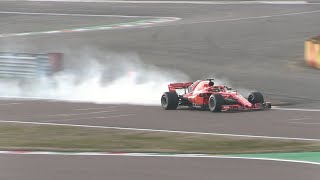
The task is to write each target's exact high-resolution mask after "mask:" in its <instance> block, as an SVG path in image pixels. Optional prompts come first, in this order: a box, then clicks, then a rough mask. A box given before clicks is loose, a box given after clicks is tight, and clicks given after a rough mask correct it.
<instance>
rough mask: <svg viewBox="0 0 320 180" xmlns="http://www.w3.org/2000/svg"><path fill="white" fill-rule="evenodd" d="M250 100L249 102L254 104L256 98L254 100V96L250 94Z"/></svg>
mask: <svg viewBox="0 0 320 180" xmlns="http://www.w3.org/2000/svg"><path fill="white" fill-rule="evenodd" d="M248 100H249V102H252V101H253V100H254V98H253V95H252V94H250V95H249V97H248Z"/></svg>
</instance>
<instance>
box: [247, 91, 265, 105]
mask: <svg viewBox="0 0 320 180" xmlns="http://www.w3.org/2000/svg"><path fill="white" fill-rule="evenodd" d="M248 101H249V102H250V103H251V104H256V103H264V98H263V95H262V94H261V93H260V92H252V93H250V94H249V96H248Z"/></svg>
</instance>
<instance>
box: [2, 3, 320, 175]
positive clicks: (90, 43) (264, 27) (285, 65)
mask: <svg viewBox="0 0 320 180" xmlns="http://www.w3.org/2000/svg"><path fill="white" fill-rule="evenodd" d="M0 11H11V12H37V13H39V12H44V13H67V14H96V15H97V14H101V15H106V14H108V15H125V16H157V17H180V18H182V20H180V21H175V22H170V23H164V24H159V25H155V26H152V27H145V28H128V29H118V30H110V31H88V32H75V33H60V34H50V35H35V36H22V37H8V38H0V44H2V45H3V46H0V50H1V51H8V50H9V51H24V52H63V53H66V54H67V55H69V56H75V55H77V50H81V49H85V48H86V47H95V48H97V49H99V50H102V51H104V50H106V51H111V52H117V53H119V54H121V53H127V52H134V53H136V54H138V55H139V56H140V58H141V60H142V61H143V62H144V63H146V64H150V65H155V66H158V67H161V68H165V69H172V70H179V71H182V72H184V73H186V74H188V75H189V76H190V78H191V79H192V80H196V79H201V78H205V77H207V76H210V75H212V74H214V75H215V76H216V77H219V78H227V79H228V81H230V82H232V84H233V85H234V86H235V87H246V88H248V89H255V90H259V91H262V92H263V93H265V94H266V95H267V99H270V100H271V101H274V102H279V104H280V103H284V104H290V105H291V106H290V107H293V108H300V109H310V108H311V109H317V108H320V95H319V89H320V83H319V82H320V81H319V79H320V71H318V70H315V69H312V68H309V67H307V66H305V65H304V63H303V49H304V47H303V45H304V44H303V42H304V40H306V39H308V38H310V37H313V36H316V35H319V27H320V21H319V19H320V5H316V4H312V5H308V4H306V5H273V4H251V5H237V4H230V5H195V4H125V3H120V4H118V3H67V2H59V3H55V2H16V1H13V2H0ZM139 19H140V18H139V17H136V18H135V19H133V20H139ZM127 20H128V18H126V17H121V18H120V17H107V18H99V17H95V18H94V21H93V20H92V19H90V18H86V17H82V18H79V17H59V16H41V15H23V14H0V25H1V26H2V27H3V28H1V29H0V34H5V33H12V32H25V31H33V30H35V31H39V30H41V31H45V30H52V29H61V28H68V26H69V25H70V23H74V25H76V26H92V25H96V24H113V23H121V22H125V21H127ZM130 20H132V19H130ZM70 51H71V52H70ZM18 102H19V103H21V104H19V103H18V104H10V103H12V102H11V101H9V102H8V101H5V100H3V101H1V104H2V105H1V104H0V111H1V116H0V117H1V118H0V120H6V121H10V120H15V121H34V122H53V123H68V124H84V125H99V126H118V127H130V128H148V129H165V130H180V131H196V132H212V133H227V134H245V135H256V136H273V137H275V136H276V137H291V138H310V139H320V122H319V114H320V112H317V111H314V112H308V111H283V110H271V111H261V112H260V111H259V112H240V113H217V114H214V115H213V114H212V113H210V112H207V111H189V110H177V111H164V110H162V109H161V107H159V106H133V105H116V107H112V108H113V109H114V110H115V111H113V112H111V113H109V112H106V113H101V114H99V117H105V118H97V116H96V115H95V114H94V113H93V114H90V113H88V114H78V115H77V114H76V113H78V112H77V111H76V109H79V108H101V109H100V111H102V110H103V109H108V108H110V106H112V105H102V104H100V105H97V104H90V103H66V102H59V101H54V102H52V101H51V102H47V101H30V100H29V101H23V100H18ZM8 103H9V104H8ZM96 111H99V110H90V112H96ZM61 114H65V115H66V114H69V115H67V116H68V117H66V116H63V115H61ZM0 161H1V162H5V163H0V179H5V180H7V179H8V180H11V179H12V180H13V179H30V180H31V179H33V180H38V179H39V180H40V179H77V180H85V179H129V178H130V179H213V178H214V179H228V180H229V179H240V180H242V179H243V180H245V179H318V177H319V176H320V173H319V172H320V171H319V167H317V166H311V165H301V164H294V163H285V162H261V161H256V160H231V159H228V160H223V159H192V160H191V159H183V158H181V159H178V158H177V159H176V158H172V159H171V158H163V159H162V158H151V157H148V158H147V157H144V158H142V157H103V158H100V157H55V156H50V157H47V156H8V155H1V156H0Z"/></svg>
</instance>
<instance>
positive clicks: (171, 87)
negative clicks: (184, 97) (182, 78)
mask: <svg viewBox="0 0 320 180" xmlns="http://www.w3.org/2000/svg"><path fill="white" fill-rule="evenodd" d="M192 84H193V82H185V83H172V84H169V85H168V88H169V91H170V92H176V89H186V88H188V87H189V86H191V85H192Z"/></svg>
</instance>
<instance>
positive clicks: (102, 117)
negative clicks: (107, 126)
mask: <svg viewBox="0 0 320 180" xmlns="http://www.w3.org/2000/svg"><path fill="white" fill-rule="evenodd" d="M134 115H136V114H119V115H113V116H100V117H90V118H83V119H79V118H73V119H56V120H46V121H41V122H55V121H80V120H92V119H109V118H117V117H128V116H134Z"/></svg>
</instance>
